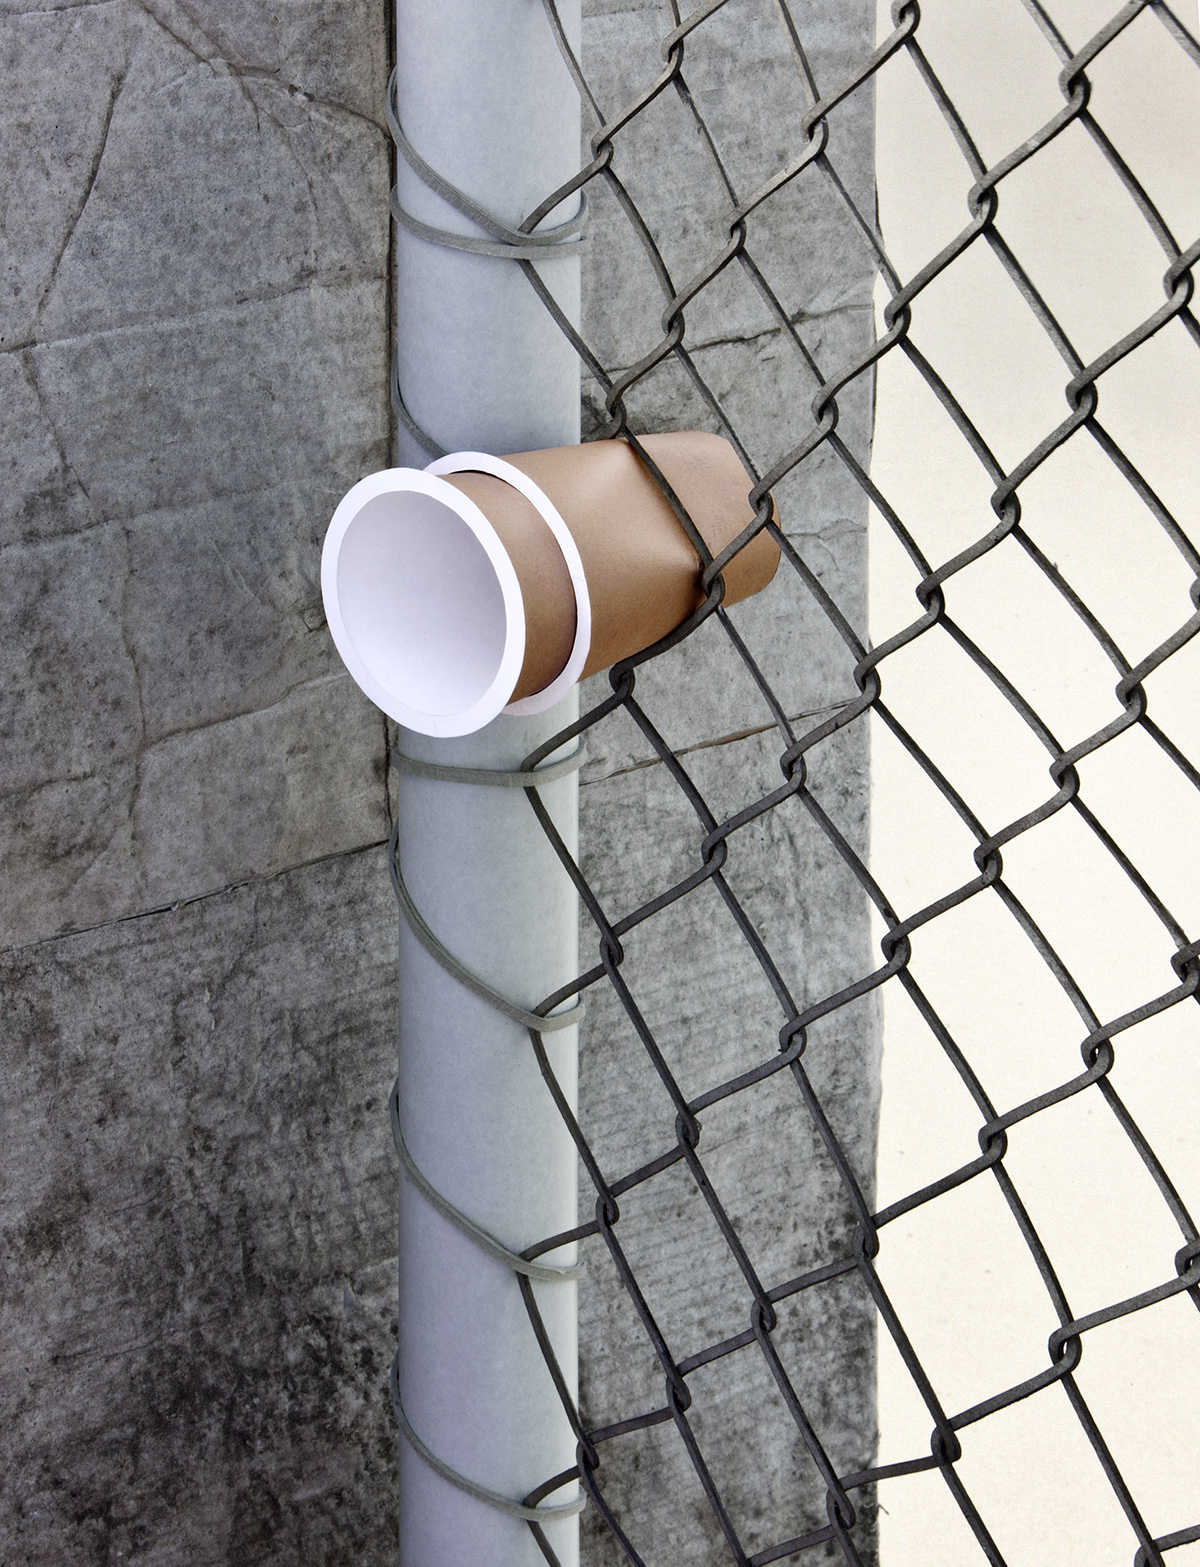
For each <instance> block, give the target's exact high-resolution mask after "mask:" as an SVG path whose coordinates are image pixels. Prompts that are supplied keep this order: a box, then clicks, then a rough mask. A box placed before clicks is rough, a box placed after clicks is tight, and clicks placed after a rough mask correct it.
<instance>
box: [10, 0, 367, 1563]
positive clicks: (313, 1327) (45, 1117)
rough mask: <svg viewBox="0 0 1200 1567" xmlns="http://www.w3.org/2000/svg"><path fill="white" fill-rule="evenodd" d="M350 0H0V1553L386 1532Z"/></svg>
mask: <svg viewBox="0 0 1200 1567" xmlns="http://www.w3.org/2000/svg"><path fill="white" fill-rule="evenodd" d="M389 52H390V50H389V29H388V17H387V12H386V9H385V7H384V6H383V4H382V3H377V0H344V3H330V0H323V3H322V4H321V5H320V6H314V5H312V4H310V3H307V0H305V3H303V4H298V3H285V4H272V5H267V4H265V3H256V0H249V3H245V0H239V3H238V4H236V5H233V4H225V3H223V0H212V3H209V0H200V3H185V0H179V3H176V0H146V3H145V4H139V3H135V0H107V3H100V4H87V5H62V6H57V5H55V4H53V0H51V3H50V4H46V3H45V0H39V4H38V5H37V6H33V5H25V4H17V5H13V4H6V5H5V6H4V7H3V8H2V14H0V60H2V62H3V64H2V66H0V69H2V71H3V76H4V83H5V87H4V93H3V95H2V100H0V147H3V149H4V151H3V157H4V164H5V179H4V182H3V187H2V193H0V203H2V204H3V220H2V228H3V236H4V237H3V246H4V255H3V278H4V287H3V290H2V292H0V337H2V341H0V378H2V382H3V389H2V391H0V453H2V454H3V462H4V465H5V475H6V481H7V482H6V483H5V485H4V488H3V493H2V495H0V529H2V530H3V531H2V533H0V559H2V561H3V568H2V570H3V579H4V584H5V586H4V590H3V592H2V593H0V617H2V619H3V629H2V631H0V665H2V666H3V678H2V680H0V846H2V847H0V856H2V860H3V885H4V889H5V895H4V898H3V900H2V909H0V944H2V945H3V946H4V947H6V948H7V949H8V950H7V951H6V952H5V953H4V954H3V955H0V972H2V975H3V978H2V980H0V983H2V984H3V986H4V991H5V995H6V998H7V1000H6V1006H5V1022H4V1025H3V1029H2V1031H0V1032H2V1035H3V1038H2V1041H0V1051H2V1053H3V1062H4V1065H3V1079H4V1082H5V1084H6V1091H5V1094H4V1096H3V1104H2V1108H0V1117H2V1119H3V1129H2V1131H0V1147H2V1148H3V1154H2V1156H0V1157H2V1164H3V1182H2V1193H3V1195H2V1196H0V1238H2V1244H3V1248H4V1259H3V1275H4V1281H5V1282H4V1287H3V1290H2V1291H0V1295H2V1298H3V1304H2V1306H0V1312H2V1321H3V1328H2V1331H0V1344H2V1346H3V1348H2V1349H0V1377H2V1382H0V1408H2V1410H3V1416H2V1426H3V1432H4V1435H3V1439H2V1440H0V1474H2V1482H0V1493H2V1495H3V1498H4V1499H3V1502H0V1561H2V1562H4V1564H5V1567H63V1564H65V1563H68V1562H70V1563H78V1564H81V1567H82V1564H91V1563H97V1564H99V1563H106V1564H116V1563H119V1562H124V1561H139V1562H141V1561H145V1562H147V1563H149V1562H153V1563H155V1564H161V1567H175V1564H178V1567H205V1564H207V1563H217V1562H220V1563H227V1562H228V1563H233V1562H237V1563H239V1564H247V1567H248V1564H250V1563H260V1562H262V1563H267V1562H270V1563H285V1562H294V1563H301V1562H302V1563H305V1564H306V1567H309V1564H312V1567H324V1564H333V1563H343V1562H345V1563H349V1562H352V1561H353V1562H355V1563H356V1564H362V1563H366V1562H385V1561H389V1560H391V1559H392V1557H393V1556H394V1551H395V1546H394V1540H395V1526H394V1486H395V1479H394V1436H393V1431H392V1425H391V1413H390V1409H389V1407H388V1398H387V1388H386V1373H387V1367H388V1364H389V1362H390V1359H391V1354H392V1343H393V1340H392V1336H391V1335H392V1331H393V1329H392V1322H393V1316H394V1287H395V1286H394V1279H395V1275H394V1254H395V1240H394V1234H393V1232H394V1222H393V1207H394V1198H393V1191H394V1182H395V1162H394V1158H393V1156H392V1152H391V1149H390V1146H389V1140H388V1133H387V1114H386V1103H387V1093H388V1089H389V1088H390V1085H391V1081H392V1077H393V1075H394V1064H393V1058H394V1053H395V1051H394V1028H393V1018H394V1012H395V995H394V984H395V960H394V930H395V917H394V912H393V904H392V897H391V890H390V887H389V885H388V880H387V870H386V866H385V864H384V851H383V848H382V846H381V845H382V843H383V840H384V839H385V837H386V834H387V830H388V826H387V811H386V804H385V796H384V783H385V780H384V758H385V755H386V751H385V743H384V732H383V725H382V722H381V720H380V717H379V714H378V713H377V712H375V711H374V710H373V709H372V708H371V707H370V705H369V704H368V703H367V702H366V701H365V700H364V699H363V698H362V697H361V696H360V695H359V693H358V691H357V690H356V688H355V687H354V685H353V683H352V682H351V681H350V680H349V678H348V677H347V676H346V675H345V673H344V672H343V670H342V667H341V665H340V663H339V661H338V659H337V657H336V655H335V654H334V653H333V650H332V647H331V645H330V643H329V639H328V636H327V634H326V632H325V630H324V621H323V615H322V611H321V600H320V589H319V581H318V560H319V543H320V539H321V536H322V533H323V530H324V527H325V524H326V522H327V521H328V518H329V515H330V513H331V511H332V509H333V507H334V505H335V504H336V502H337V500H338V498H339V497H340V495H341V494H342V493H343V491H344V490H345V489H346V488H347V487H348V486H349V485H350V484H351V483H353V481H354V480H355V479H357V478H358V477H359V476H360V475H361V474H363V473H364V472H367V471H369V470H371V469H373V468H378V467H382V466H385V465H386V463H387V461H388V450H389V408H388V398H387V379H386V366H387V359H388V290H387V262H388V239H389V236H388V230H387V219H386V212H387V189H388V177H389V176H388V168H389V142H388V137H387V133H386V130H385V128H384V127H383V125H382V104H383V94H384V87H385V84H386V81H387V73H388V70H389Z"/></svg>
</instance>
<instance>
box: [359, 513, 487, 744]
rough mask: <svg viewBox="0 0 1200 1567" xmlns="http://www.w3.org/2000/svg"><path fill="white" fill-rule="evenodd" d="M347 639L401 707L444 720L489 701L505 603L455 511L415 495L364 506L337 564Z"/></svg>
mask: <svg viewBox="0 0 1200 1567" xmlns="http://www.w3.org/2000/svg"><path fill="white" fill-rule="evenodd" d="M337 596H338V602H339V607H340V611H341V617H342V621H343V624H344V625H345V628H346V633H347V635H348V636H349V638H350V641H351V642H352V643H353V646H354V650H355V652H356V653H357V655H358V657H359V658H360V659H361V660H362V663H363V666H364V667H365V669H366V670H367V671H368V673H369V674H370V675H371V677H372V679H373V680H374V681H375V682H376V683H377V684H378V685H379V686H380V687H382V688H383V690H384V691H386V692H388V693H389V694H390V695H391V696H392V697H393V698H395V699H396V700H397V701H398V702H399V703H400V704H402V705H403V706H404V707H406V708H408V709H411V710H413V711H414V712H417V713H428V714H431V715H434V716H439V717H445V716H450V715H453V714H458V713H463V712H465V711H466V710H467V709H468V708H471V707H473V706H474V705H475V704H476V703H478V702H479V701H481V699H482V698H483V697H484V696H485V695H486V694H487V692H488V689H489V687H490V686H491V685H492V684H493V682H494V681H495V680H496V678H497V675H498V674H499V671H500V664H501V660H502V658H503V656H504V651H505V645H506V638H507V631H508V623H507V614H506V611H505V605H504V593H503V590H502V587H501V584H500V581H499V579H498V577H497V575H496V569H495V567H494V566H493V564H492V562H491V560H490V559H489V558H488V553H487V551H486V550H485V549H484V547H483V545H482V544H481V543H480V541H479V539H478V538H476V536H475V534H474V533H473V532H472V530H471V528H470V526H469V525H468V524H467V522H466V521H464V519H463V518H462V517H460V516H459V514H458V513H457V512H456V511H455V510H453V508H452V507H450V506H447V505H445V504H444V503H443V502H442V501H440V500H438V499H437V498H436V497H434V496H432V495H426V494H422V493H421V492H420V491H416V490H403V491H389V492H386V493H384V494H382V495H376V496H374V497H373V498H372V499H370V500H368V501H366V502H365V503H364V505H363V506H362V507H361V508H360V510H359V511H358V512H357V513H356V514H355V516H354V517H353V518H352V519H351V521H350V523H349V524H348V526H347V528H346V531H345V533H344V535H343V537H342V541H341V547H340V549H339V551H338V558H337Z"/></svg>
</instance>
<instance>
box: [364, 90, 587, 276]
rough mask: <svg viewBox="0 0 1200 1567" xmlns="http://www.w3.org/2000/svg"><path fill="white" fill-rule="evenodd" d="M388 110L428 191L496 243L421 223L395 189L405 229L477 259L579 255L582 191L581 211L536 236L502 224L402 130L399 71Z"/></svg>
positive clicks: (401, 148) (402, 149) (401, 147)
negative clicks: (565, 252)
mask: <svg viewBox="0 0 1200 1567" xmlns="http://www.w3.org/2000/svg"><path fill="white" fill-rule="evenodd" d="M385 107H386V114H387V123H388V129H389V130H390V131H391V133H392V140H393V141H394V142H395V143H396V150H397V151H398V152H399V154H400V156H401V157H402V158H403V159H404V161H405V163H407V164H408V166H409V168H410V169H411V170H412V171H413V173H414V174H415V175H416V176H417V178H418V179H419V180H420V181H421V183H422V185H424V186H425V187H426V189H427V190H431V191H433V193H434V195H435V196H440V197H441V199H442V200H443V201H444V202H446V203H447V204H448V205H449V206H451V207H453V208H454V210H455V211H456V212H461V213H462V215H463V217H464V218H469V219H470V221H471V222H472V223H475V224H477V225H478V226H479V227H480V228H481V229H484V230H486V232H487V233H489V234H490V235H492V238H491V239H476V238H474V237H473V236H472V235H469V234H455V233H452V232H451V231H450V230H449V229H440V228H435V227H434V226H433V225H432V224H429V223H422V222H421V220H420V219H419V218H414V217H413V215H412V213H410V212H406V211H405V210H404V208H403V207H402V206H401V205H400V193H399V191H398V190H397V189H396V187H395V186H393V188H392V194H391V209H392V216H393V217H394V218H395V220H396V222H397V223H399V225H400V227H401V228H403V229H407V230H408V232H409V233H410V234H415V235H416V236H417V238H418V239H423V240H426V241H428V242H429V244H431V245H444V246H445V247H446V248H447V249H448V250H465V251H468V252H469V253H470V254H471V255H475V256H497V257H499V259H500V260H502V261H547V260H549V259H550V257H551V255H552V254H553V253H554V251H556V250H562V249H563V248H564V247H565V248H567V249H569V250H572V251H574V250H577V249H578V248H579V246H581V245H583V244H585V243H586V240H585V237H584V235H583V234H582V233H581V232H580V230H581V229H582V228H583V225H584V223H585V222H586V221H587V212H588V205H587V196H586V195H585V194H584V193H583V192H582V191H581V192H580V194H579V211H578V212H577V213H576V214H575V216H574V217H573V218H569V219H568V220H567V222H566V223H560V224H558V225H557V226H556V227H555V228H552V229H541V230H540V231H537V232H534V233H526V232H525V231H524V230H522V229H514V228H510V227H509V225H508V224H507V223H501V221H500V220H499V218H494V217H493V216H492V215H491V213H490V212H487V211H485V210H484V208H483V207H481V206H480V205H479V204H478V202H475V201H472V200H471V198H470V197H469V196H468V195H467V194H466V193H465V192H464V191H461V190H459V188H458V186H457V185H452V184H451V183H450V181H449V180H448V179H445V178H444V177H443V176H442V175H441V174H439V173H438V172H437V170H436V169H435V168H433V166H432V165H431V164H428V163H426V161H425V159H424V158H423V157H422V156H421V154H420V153H419V152H418V151H417V149H416V148H415V147H414V146H413V144H412V142H410V141H409V139H408V137H407V136H406V135H405V134H404V130H403V128H402V127H401V124H400V117H399V113H398V110H397V104H396V73H395V71H393V72H392V75H391V79H390V81H389V82H388V90H387V99H386V106H385Z"/></svg>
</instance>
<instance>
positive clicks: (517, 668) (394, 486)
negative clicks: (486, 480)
mask: <svg viewBox="0 0 1200 1567" xmlns="http://www.w3.org/2000/svg"><path fill="white" fill-rule="evenodd" d="M455 455H462V454H455ZM467 455H470V456H472V457H476V456H478V455H479V454H476V453H470V454H467ZM441 460H442V461H445V460H446V459H441ZM486 460H487V461H489V462H492V463H495V462H498V459H497V458H488V459H486ZM432 466H436V465H431V467H432ZM503 466H505V467H508V465H507V464H504V465H503ZM446 471H451V472H452V471H454V470H453V469H451V470H446ZM512 471H513V472H514V473H515V472H516V470H515V469H513V470H512ZM498 477H500V478H505V479H507V478H508V474H507V473H504V474H499V475H498ZM510 482H511V481H510ZM514 487H515V488H519V487H520V486H514ZM414 492H416V493H417V494H421V495H428V496H430V497H431V498H432V499H434V500H436V501H438V502H440V503H441V504H442V505H443V506H446V507H448V508H449V509H450V510H451V511H452V512H454V513H455V514H456V515H457V516H458V517H459V518H460V519H461V520H462V521H463V522H464V523H465V524H466V525H467V527H468V528H469V529H470V531H471V533H472V534H474V536H475V538H476V539H477V540H478V542H479V544H480V545H481V546H482V547H483V549H484V551H485V553H486V554H487V557H488V560H489V562H490V563H491V566H492V569H493V570H494V571H495V573H496V578H497V581H498V583H499V586H500V591H501V595H502V598H503V602H504V613H505V631H504V651H503V653H502V654H501V657H500V663H499V666H498V667H497V671H496V674H495V676H494V677H493V679H492V680H491V682H490V683H489V685H488V686H487V688H486V690H485V691H484V692H483V694H482V695H481V696H480V697H479V698H477V699H476V701H474V702H472V703H471V704H470V705H469V706H468V707H465V708H462V709H460V710H459V711H458V712H453V713H430V712H426V711H424V710H423V709H421V708H418V707H414V706H412V705H411V704H410V703H408V702H405V701H404V700H402V699H401V698H400V697H399V696H398V695H397V693H396V692H395V691H394V690H392V689H391V688H389V687H388V686H386V685H384V684H383V682H382V681H380V680H379V679H377V678H376V676H375V675H374V674H373V673H372V671H371V670H370V669H369V668H368V667H367V666H366V664H365V663H364V661H363V659H362V658H361V657H360V655H359V652H358V649H357V648H356V647H355V645H354V640H353V637H352V635H351V633H350V630H349V627H348V626H347V625H346V621H345V618H344V616H343V614H342V606H341V601H340V598H339V595H338V585H337V571H338V561H339V558H340V555H341V548H342V543H343V541H344V539H345V537H346V534H347V533H348V532H349V530H350V528H351V526H352V525H353V523H354V521H355V519H356V518H357V517H358V515H359V513H360V512H361V511H362V510H363V508H364V507H365V506H366V505H368V504H369V502H371V501H373V500H376V499H377V498H378V497H379V496H381V495H404V494H412V493H414ZM539 494H540V492H539ZM530 499H531V500H532V499H533V497H532V496H531V497H530ZM534 504H535V505H537V502H536V501H534ZM546 504H547V505H548V504H549V503H548V502H547V503H546ZM539 510H540V508H539ZM556 515H557V514H556ZM546 520H547V522H549V518H547V519H546ZM560 522H561V519H560ZM550 526H551V528H552V530H553V523H551V524H550ZM556 537H557V534H556ZM561 542H562V541H561V539H560V540H559V543H560V546H561ZM564 553H565V551H564ZM576 553H578V552H576ZM569 564H570V563H569V561H568V565H569ZM321 596H322V598H323V599H324V601H325V619H326V622H327V623H328V626H329V632H330V635H331V636H332V638H333V642H334V646H335V647H336V648H337V650H338V653H339V654H340V656H341V659H342V662H343V663H344V664H345V666H346V668H347V670H348V671H349V672H350V675H351V676H352V677H353V679H354V681H355V683H356V684H357V685H358V686H359V687H360V688H361V689H362V691H363V692H365V694H366V695H367V696H368V697H369V698H370V699H371V701H372V702H374V703H375V705H376V707H379V708H382V710H383V711H384V712H385V713H387V715H388V716H389V717H390V718H394V719H395V720H396V721H397V722H398V723H401V724H403V725H404V726H405V728H407V729H414V730H416V731H417V733H419V734H427V735H437V736H445V737H450V736H454V735H467V734H473V733H474V732H475V731H476V730H477V729H482V728H483V726H484V725H485V724H487V723H490V722H491V720H492V719H493V718H495V717H496V716H497V714H499V713H500V712H501V711H503V710H504V704H505V700H506V698H507V697H509V696H510V695H511V694H512V691H513V687H514V686H515V685H516V683H517V680H518V678H519V677H520V673H521V665H522V664H523V663H524V661H525V602H524V599H523V598H522V596H521V585H520V582H519V581H518V580H517V573H516V568H515V567H514V566H513V563H512V561H511V559H510V558H509V554H508V551H507V550H506V549H505V548H504V545H503V544H502V543H501V541H500V536H499V534H498V533H497V532H496V530H495V528H493V526H492V524H491V523H490V522H489V521H488V519H487V517H486V515H485V514H484V513H483V511H481V510H480V508H479V507H478V506H477V505H476V504H475V502H474V501H473V500H471V499H470V497H469V496H467V495H465V494H464V493H463V491H462V490H460V489H458V488H456V486H454V485H453V484H448V483H447V482H446V480H445V479H443V478H440V477H439V476H438V475H437V474H435V473H432V472H430V471H428V470H424V471H423V470H421V469H419V468H384V469H382V470H380V471H379V472H378V473H372V474H368V475H367V477H366V478H365V479H360V480H359V481H358V483H357V484H355V485H354V486H353V487H352V488H351V489H349V490H348V491H347V492H346V494H345V495H344V496H343V497H342V499H341V501H340V502H339V503H338V507H337V510H336V511H335V512H334V514H333V518H332V520H331V522H330V524H329V528H328V530H327V531H326V534H325V542H324V545H323V546H322V549H321ZM576 596H577V597H578V594H577V595H576ZM573 657H574V653H573V654H572V658H573ZM585 657H586V654H585ZM580 667H581V668H582V664H581V665H580ZM547 689H549V688H547ZM540 694H541V693H539V695H540ZM525 710H526V711H527V709H525Z"/></svg>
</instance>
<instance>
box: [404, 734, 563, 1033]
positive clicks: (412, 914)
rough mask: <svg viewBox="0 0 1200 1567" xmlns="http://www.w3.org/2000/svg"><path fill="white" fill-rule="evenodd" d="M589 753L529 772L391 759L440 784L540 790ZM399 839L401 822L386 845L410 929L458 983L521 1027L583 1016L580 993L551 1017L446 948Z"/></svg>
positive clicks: (541, 1028)
mask: <svg viewBox="0 0 1200 1567" xmlns="http://www.w3.org/2000/svg"><path fill="white" fill-rule="evenodd" d="M586 754H587V753H586V750H585V748H584V747H583V746H582V745H579V746H577V747H576V748H575V750H574V751H572V753H571V754H570V756H565V757H563V758H562V760H561V761H558V762H551V763H550V765H549V766H548V767H539V768H533V769H530V770H528V771H526V772H511V771H504V770H500V769H491V768H483V767H443V766H442V765H441V764H440V763H437V762H418V761H416V760H415V758H413V757H411V756H405V755H404V754H403V753H402V752H400V751H393V752H392V761H393V762H394V763H395V765H396V768H397V770H398V771H399V772H402V773H411V774H413V775H414V776H416V777H418V778H434V779H436V780H437V781H438V782H440V783H469V784H492V785H498V786H500V787H502V788H504V787H507V788H519V789H536V788H538V787H539V785H541V784H544V783H553V782H554V781H555V780H556V779H558V778H564V777H566V776H567V774H569V773H572V772H574V771H575V770H576V769H577V768H579V767H582V766H583V762H584V758H585V756H586ZM399 839H400V824H399V821H397V823H396V825H395V826H394V827H393V828H392V838H391V843H390V844H389V845H388V869H389V870H390V871H391V875H392V886H393V888H394V889H395V892H396V898H397V901H398V902H399V904H400V911H401V913H402V914H403V915H404V918H405V920H406V922H407V924H408V928H409V930H411V931H412V933H413V935H414V936H415V937H416V938H417V940H418V941H419V942H420V943H421V945H422V946H423V947H424V948H425V950H426V952H428V954H429V956H430V957H431V958H433V959H434V960H435V962H437V963H440V964H441V966H442V967H443V968H444V969H445V970H446V972H447V973H448V974H451V975H453V976H454V978H455V979H456V980H458V982H459V984H460V985H462V986H464V987H465V988H466V989H467V990H469V991H470V992H471V993H472V994H473V995H476V996H478V997H479V999H480V1000H481V1001H486V1002H487V1003H488V1005H489V1006H491V1007H495V1009H496V1011H497V1012H502V1013H503V1014H504V1016H505V1017H510V1018H512V1020H513V1022H514V1023H520V1025H521V1027H522V1028H530V1029H533V1031H534V1032H535V1033H538V1034H551V1033H554V1032H555V1031H556V1030H558V1029H560V1028H571V1027H573V1026H574V1025H575V1024H576V1023H578V1021H579V1015H580V1013H581V1012H582V1011H583V1001H582V998H579V997H577V998H576V1000H575V1004H574V1006H571V1007H568V1008H567V1010H566V1011H565V1012H552V1013H550V1014H549V1016H543V1015H542V1014H540V1013H538V1012H528V1011H526V1009H525V1008H524V1007H519V1006H518V1005H517V1003H516V1002H515V1001H509V1000H508V998H507V997H506V996H502V995H501V994H500V992H499V991H498V990H493V989H492V987H491V986H490V985H489V984H487V983H486V982H485V981H484V980H482V979H480V978H479V977H478V976H477V975H475V974H472V973H471V971H470V969H468V968H465V967H464V966H463V965H462V964H461V963H460V962H459V961H458V959H457V958H456V957H455V956H454V954H453V953H452V952H451V951H450V949H449V948H448V947H445V946H443V945H442V943H441V942H440V941H439V940H438V938H437V937H436V936H435V935H434V933H433V931H431V930H430V928H429V926H428V925H427V924H426V923H425V921H424V919H423V918H422V916H421V911H420V909H418V908H417V906H416V904H415V903H414V902H413V900H412V894H411V893H410V892H409V890H408V887H407V886H406V885H405V881H404V877H403V875H402V873H401V870H400V842H399Z"/></svg>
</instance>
